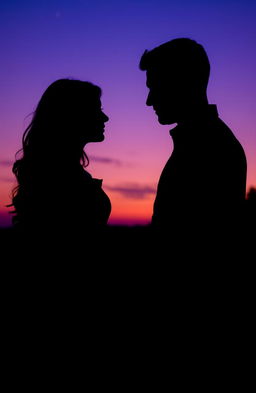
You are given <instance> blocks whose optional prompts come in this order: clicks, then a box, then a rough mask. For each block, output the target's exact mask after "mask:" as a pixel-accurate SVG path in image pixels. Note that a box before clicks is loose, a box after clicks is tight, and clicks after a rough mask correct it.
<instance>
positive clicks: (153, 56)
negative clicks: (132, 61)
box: [139, 38, 210, 88]
mask: <svg viewBox="0 0 256 393" xmlns="http://www.w3.org/2000/svg"><path fill="white" fill-rule="evenodd" d="M139 67H140V69H141V70H142V71H147V70H149V69H154V68H157V69H160V70H162V71H163V72H164V73H165V75H166V73H169V74H170V76H171V75H172V74H173V75H174V77H175V78H178V79H179V78H180V77H182V78H185V79H186V80H190V81H192V80H194V81H195V82H196V83H197V84H201V86H202V87H205V88H206V87H207V84H208V80H209V75H210V63H209V59H208V56H207V54H206V52H205V50H204V48H203V47H202V45H200V44H198V43H197V42H196V41H194V40H191V39H190V38H176V39H174V40H171V41H168V42H166V43H164V44H162V45H160V46H157V47H156V48H154V49H152V50H151V51H148V50H146V51H145V52H144V53H143V55H142V57H141V59H140V65H139Z"/></svg>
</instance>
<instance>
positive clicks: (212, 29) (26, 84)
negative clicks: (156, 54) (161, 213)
mask: <svg viewBox="0 0 256 393" xmlns="http://www.w3.org/2000/svg"><path fill="white" fill-rule="evenodd" d="M255 17H256V2H255V1H225V0H224V1H216V0H215V1H212V0H210V1H193V0H191V1H176V0H175V1H161V0H158V1H140V0H137V1H131V0H129V1H120V0H119V1H116V0H115V1H98V0H95V1H82V0H80V1H78V0H69V1H67V0H66V1H65V0H62V1H54V0H53V1H52V0H51V1H50V0H46V1H44V2H41V1H27V0H24V1H11V0H10V1H6V3H3V2H2V3H1V5H0V37H1V41H0V50H1V73H0V86H1V91H0V119H1V122H0V142H1V143H0V219H2V220H6V209H5V208H4V205H5V204H6V203H8V201H9V193H10V190H11V188H12V186H13V180H12V174H11V166H10V163H11V162H12V161H13V159H14V154H15V152H16V151H17V150H18V149H19V148H20V144H21V136H22V133H23V131H24V128H25V126H26V125H27V124H28V122H29V118H27V119H26V116H27V115H29V114H30V113H31V112H32V111H33V110H34V109H35V106H36V104H37V102H38V100H39V98H40V96H41V95H42V93H43V91H44V90H45V89H46V87H47V86H48V85H49V84H50V83H52V82H53V81H54V80H56V79H59V78H63V77H73V78H78V79H82V80H89V81H92V82H94V83H96V84H99V85H100V86H101V87H102V89H103V97H102V103H103V107H104V110H105V112H106V113H107V114H108V116H109V117H110V121H109V122H108V125H107V128H106V139H105V141H104V142H103V143H101V144H91V145H88V147H87V149H86V151H87V153H88V155H89V157H90V156H92V160H91V164H90V166H89V167H88V170H89V172H91V173H92V175H93V176H95V177H99V178H103V179H104V182H103V185H105V187H106V192H107V193H108V195H109V196H110V198H111V200H112V209H113V210H112V216H111V217H112V220H113V221H115V220H117V221H118V220H119V221H122V220H123V221H124V222H126V221H127V222H128V221H129V222H134V223H136V222H142V221H147V220H150V216H151V213H152V204H153V200H154V190H155V187H156V184H157V180H158V177H159V175H160V172H161V169H162V167H163V165H164V163H165V162H166V160H167V158H168V156H169V155H170V153H171V151H172V142H171V139H170V136H169V133H168V130H169V127H168V126H167V127H166V126H161V125H159V124H158V123H157V119H156V117H155V116H154V113H152V110H151V109H150V108H148V107H146V106H145V99H146V96H147V88H146V86H145V73H143V72H141V71H140V70H139V69H138V63H139V59H140V56H141V54H142V53H143V51H144V50H145V49H151V48H153V47H154V46H156V45H159V44H161V43H163V42H165V41H168V40H170V39H172V38H176V37H189V38H193V39H195V40H197V41H198V42H199V43H201V44H202V45H203V46H204V47H205V49H206V51H207V53H208V56H209V59H210V62H211V77H210V83H209V89H208V96H209V101H210V103H215V104H217V106H218V110H219V114H220V117H221V118H222V119H223V120H224V121H225V122H226V123H227V124H228V125H229V126H230V127H231V129H232V130H233V132H234V134H235V135H236V136H237V138H238V139H239V140H240V142H241V143H242V145H243V147H244V149H245V152H246V155H247V161H248V179H247V186H248V187H250V186H252V185H254V186H256V131H255V124H256V110H255V109H256V108H255V102H256V83H255V82H256V77H255V70H256V53H255V43H256V23H255ZM8 163H9V164H8ZM4 215H5V217H4ZM0 225H1V222H0Z"/></svg>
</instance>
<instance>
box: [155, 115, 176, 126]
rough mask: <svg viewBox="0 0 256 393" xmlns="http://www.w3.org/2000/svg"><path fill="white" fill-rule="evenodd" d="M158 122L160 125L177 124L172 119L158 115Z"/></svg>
mask: <svg viewBox="0 0 256 393" xmlns="http://www.w3.org/2000/svg"><path fill="white" fill-rule="evenodd" d="M158 122H159V123H160V124H162V125H166V124H174V123H177V122H176V121H175V120H174V119H170V118H167V117H164V116H160V115H158Z"/></svg>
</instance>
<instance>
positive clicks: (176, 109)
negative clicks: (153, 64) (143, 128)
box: [146, 69, 181, 124]
mask: <svg viewBox="0 0 256 393" xmlns="http://www.w3.org/2000/svg"><path fill="white" fill-rule="evenodd" d="M146 84H147V87H148V89H149V93H148V97H147V101H146V104H147V105H148V106H152V107H153V109H154V111H155V113H156V115H157V116H158V121H159V123H160V124H173V123H177V121H178V120H179V117H180V116H179V113H180V106H181V99H180V95H181V94H180V93H181V92H180V91H179V89H178V84H177V81H175V80H174V78H172V80H171V78H170V77H169V76H168V77H166V75H165V73H164V72H161V70H158V69H151V70H148V71H147V82H146Z"/></svg>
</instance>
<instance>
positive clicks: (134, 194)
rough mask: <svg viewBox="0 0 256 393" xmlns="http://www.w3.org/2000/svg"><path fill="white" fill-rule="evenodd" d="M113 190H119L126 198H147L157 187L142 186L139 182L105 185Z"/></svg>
mask: <svg viewBox="0 0 256 393" xmlns="http://www.w3.org/2000/svg"><path fill="white" fill-rule="evenodd" d="M104 188H106V189H107V190H109V191H111V192H117V193H119V194H121V195H122V196H123V197H125V198H130V199H146V198H147V197H148V196H149V195H151V194H155V193H156V187H153V186H150V185H144V186H141V185H139V184H137V183H130V184H120V185H116V186H107V185H106V186H105V187H104Z"/></svg>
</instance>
